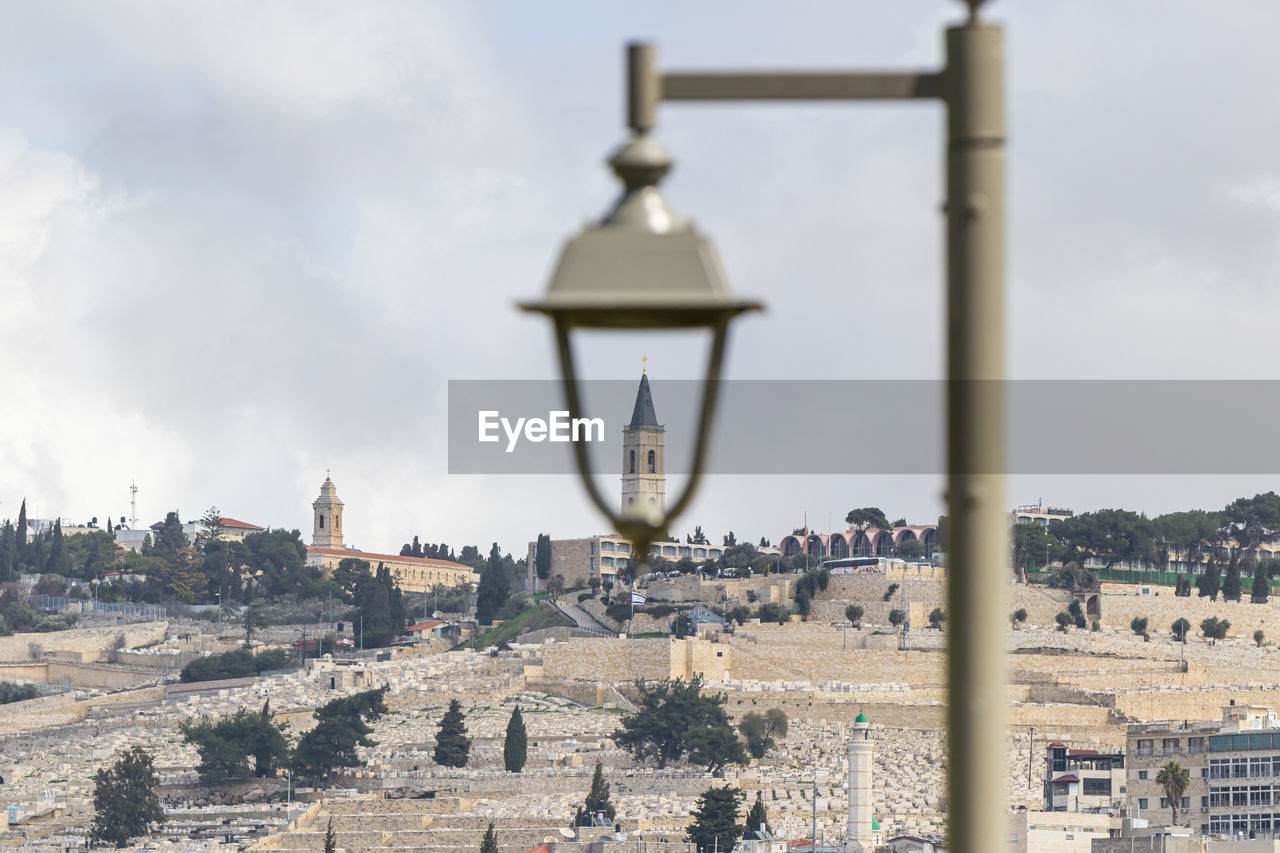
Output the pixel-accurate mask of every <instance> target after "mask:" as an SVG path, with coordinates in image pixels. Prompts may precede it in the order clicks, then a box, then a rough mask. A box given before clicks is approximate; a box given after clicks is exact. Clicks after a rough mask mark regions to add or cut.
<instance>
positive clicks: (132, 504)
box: [129, 481, 138, 530]
mask: <svg viewBox="0 0 1280 853" xmlns="http://www.w3.org/2000/svg"><path fill="white" fill-rule="evenodd" d="M129 527H131V528H132V529H134V530H137V529H138V484H137V483H135V482H133V481H130V482H129Z"/></svg>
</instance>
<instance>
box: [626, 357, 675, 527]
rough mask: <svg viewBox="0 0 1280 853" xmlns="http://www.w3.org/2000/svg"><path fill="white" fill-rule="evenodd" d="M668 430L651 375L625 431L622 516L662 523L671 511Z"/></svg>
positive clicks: (646, 376)
mask: <svg viewBox="0 0 1280 853" xmlns="http://www.w3.org/2000/svg"><path fill="white" fill-rule="evenodd" d="M664 443H665V428H664V427H663V426H662V424H660V423H658V415H657V412H655V411H654V408H653V392H652V391H650V390H649V371H648V369H647V368H646V369H645V371H644V372H643V373H641V374H640V387H639V389H637V391H636V405H635V408H634V409H632V412H631V422H630V423H629V424H627V425H626V426H625V427H623V429H622V514H623V515H624V516H625V515H638V516H641V517H643V518H649V519H651V520H654V521H656V520H658V519H660V518H662V516H663V515H665V514H666V511H667V476H666V474H665V473H663V471H664V464H665V462H664V459H663V455H664V452H665V448H664Z"/></svg>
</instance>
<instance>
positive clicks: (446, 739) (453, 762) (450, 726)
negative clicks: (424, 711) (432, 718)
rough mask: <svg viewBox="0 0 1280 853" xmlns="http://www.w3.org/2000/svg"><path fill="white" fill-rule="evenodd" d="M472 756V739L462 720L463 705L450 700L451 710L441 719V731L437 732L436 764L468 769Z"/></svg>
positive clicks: (455, 700)
mask: <svg viewBox="0 0 1280 853" xmlns="http://www.w3.org/2000/svg"><path fill="white" fill-rule="evenodd" d="M470 755H471V738H469V737H467V726H466V723H465V721H464V720H463V718H462V703H461V702H459V701H458V700H457V699H450V700H449V710H448V711H446V712H445V714H444V716H443V717H442V718H441V719H440V731H438V732H436V750H435V755H434V757H435V760H436V764H439V765H441V766H443V767H466V766H467V759H468V758H469V757H470Z"/></svg>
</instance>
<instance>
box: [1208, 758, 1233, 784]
mask: <svg viewBox="0 0 1280 853" xmlns="http://www.w3.org/2000/svg"><path fill="white" fill-rule="evenodd" d="M1209 778H1210V779H1229V778H1231V761H1230V759H1226V758H1210V759H1209Z"/></svg>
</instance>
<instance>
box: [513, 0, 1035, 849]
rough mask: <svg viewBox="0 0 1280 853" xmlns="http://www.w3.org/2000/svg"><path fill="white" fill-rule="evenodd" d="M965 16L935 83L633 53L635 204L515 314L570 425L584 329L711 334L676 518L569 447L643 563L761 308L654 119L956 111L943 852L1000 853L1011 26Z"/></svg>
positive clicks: (952, 32) (907, 76) (905, 75)
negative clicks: (718, 67) (677, 176)
mask: <svg viewBox="0 0 1280 853" xmlns="http://www.w3.org/2000/svg"><path fill="white" fill-rule="evenodd" d="M966 2H967V5H968V6H969V14H968V17H967V19H966V20H965V21H964V22H963V23H961V24H958V25H955V26H951V27H948V28H947V30H946V33H945V50H946V63H945V66H944V67H943V68H942V69H941V70H937V71H911V72H890V73H874V72H873V73H867V72H823V73H774V72H768V73H755V72H750V73H672V72H665V73H661V72H659V71H658V69H657V57H656V51H655V49H654V47H653V46H652V45H649V44H632V45H629V46H628V48H627V95H628V105H627V123H628V126H629V127H630V129H631V131H632V138H631V140H630V142H628V143H627V144H626V145H624V146H623V148H621V149H620V150H619V151H618V153H617V154H615V156H614V157H613V159H612V160H611V163H612V165H613V167H614V170H615V172H617V174H618V176H619V177H620V178H622V180H623V183H624V184H625V186H626V192H625V193H624V195H623V198H622V200H621V201H620V202H619V203H618V205H617V206H616V207H615V208H614V209H613V211H612V212H611V213H610V214H609V215H608V216H606V217H605V219H604V220H603V221H602V222H601V223H600V224H599V225H598V226H596V227H595V228H592V229H588V230H587V231H586V232H584V233H583V234H582V235H581V236H579V237H577V238H575V239H574V240H572V241H570V243H569V244H568V245H567V246H566V248H565V252H564V254H563V256H562V257H561V260H560V264H559V267H558V268H557V270H556V273H555V276H554V277H553V279H552V284H551V287H550V288H549V291H548V294H547V297H546V300H545V301H544V302H542V303H538V304H525V305H524V306H523V307H524V308H525V309H526V310H536V311H541V312H543V313H546V314H548V315H550V316H551V317H552V319H553V320H554V321H555V328H556V342H557V346H558V350H559V356H560V364H561V374H562V378H563V381H564V384H565V390H566V396H567V397H568V404H569V409H570V411H571V417H579V416H580V413H579V412H578V411H577V410H578V409H579V406H578V391H577V385H576V377H575V373H574V366H573V356H572V350H571V349H570V347H569V342H568V332H569V330H570V329H571V328H573V327H574V326H591V327H595V328H687V327H689V326H692V325H702V326H706V327H708V328H711V329H712V331H713V333H714V336H715V343H714V346H713V350H712V356H711V360H710V365H709V367H708V370H707V387H706V389H705V391H704V398H703V409H702V414H701V417H700V421H699V426H700V429H699V435H698V437H697V439H696V441H695V445H694V446H695V453H694V466H693V470H692V471H691V472H690V477H689V483H688V486H687V489H686V492H685V494H684V495H683V496H682V497H681V498H680V499H679V500H678V501H677V502H676V504H675V506H674V507H673V509H672V511H671V512H670V513H669V514H668V516H667V518H666V519H662V518H653V517H649V518H625V519H624V518H619V516H618V515H617V514H615V513H614V512H613V511H612V510H611V509H610V508H609V507H608V506H607V505H606V503H605V501H604V500H603V498H602V497H601V495H600V493H599V490H598V488H597V486H596V484H595V483H594V482H593V481H592V479H591V474H590V466H589V464H588V460H587V454H586V448H585V445H584V444H583V443H580V442H575V443H574V451H575V454H576V460H577V463H578V467H579V473H580V474H581V475H582V477H583V479H584V483H585V486H586V489H587V493H588V495H589V496H590V497H591V499H592V500H593V502H594V503H595V504H596V505H597V506H598V507H599V508H600V509H601V511H602V512H604V513H605V515H606V516H607V517H609V518H610V519H611V520H614V521H615V523H618V526H619V532H620V533H623V534H624V535H628V534H630V535H633V536H635V537H637V538H638V539H639V541H641V542H642V543H643V550H642V551H641V552H640V553H642V554H647V553H648V545H649V543H650V542H652V540H653V537H655V536H656V535H657V531H660V530H662V529H664V526H665V525H666V524H669V522H670V520H671V519H673V518H674V517H675V516H676V515H678V514H679V512H680V511H681V510H682V509H684V507H685V506H686V505H687V502H688V499H689V497H690V496H691V494H692V491H693V488H694V487H696V485H697V482H698V478H699V475H700V472H701V465H702V460H703V457H704V451H705V449H706V446H705V445H706V431H707V427H708V426H709V424H710V420H711V415H712V411H713V409H714V406H715V392H716V385H717V384H718V380H719V375H720V367H721V360H722V357H723V349H724V339H725V334H726V331H727V325H728V321H729V320H730V319H732V317H734V316H736V315H737V313H740V312H741V311H744V310H749V309H751V308H755V307H758V306H757V305H755V304H753V303H735V302H733V301H732V300H730V299H729V298H728V291H727V287H726V286H725V285H724V283H723V281H722V280H721V279H720V277H719V274H718V272H719V271H718V267H717V266H716V264H715V262H714V254H713V253H712V252H711V249H710V245H709V244H708V243H707V242H706V241H705V240H704V239H703V238H702V237H701V236H699V235H697V234H695V233H694V232H693V231H692V229H691V228H689V227H688V226H687V225H685V224H683V223H680V222H679V221H678V220H676V219H675V217H674V216H673V215H672V214H671V212H670V211H669V210H668V209H667V208H666V206H665V203H664V202H663V201H662V198H661V196H660V195H659V193H658V190H657V184H658V182H659V181H660V180H661V178H662V177H663V175H665V173H666V172H667V170H668V169H669V168H670V166H671V162H672V161H671V159H670V157H668V156H667V154H666V152H665V151H663V149H662V148H661V147H660V146H659V145H658V143H657V142H656V141H655V140H654V139H653V138H652V136H651V135H650V134H651V132H652V130H653V128H654V126H655V123H656V121H655V120H656V113H657V106H658V104H659V103H661V102H664V101H862V100H881V101H882V100H932V101H937V102H940V103H941V104H942V105H943V106H944V107H945V108H946V112H947V121H946V127H947V140H946V148H945V151H946V204H945V207H944V211H945V217H946V247H947V249H946V254H947V263H946V276H947V288H946V291H947V295H946V305H947V324H946V329H947V332H946V357H947V370H946V379H947V382H946V389H947V391H946V398H947V400H946V402H947V438H946V448H947V491H946V499H947V505H948V513H949V521H950V525H949V531H950V537H949V538H950V541H949V542H947V543H946V547H947V553H948V556H949V558H950V559H949V561H950V563H951V565H950V567H949V580H950V581H951V582H950V583H948V585H947V612H948V613H949V614H950V617H951V618H949V619H948V620H947V626H948V627H947V634H948V654H947V686H948V707H947V729H948V742H949V745H950V752H951V755H950V760H949V761H948V764H947V767H948V770H947V781H948V813H949V821H950V844H949V847H950V849H952V850H953V851H955V853H987V852H988V851H991V850H996V849H998V848H999V846H1000V845H1001V844H1002V843H1003V842H1002V839H1003V838H1004V837H1005V830H1004V826H1005V821H1006V820H1007V816H1006V803H1005V776H1006V767H1005V764H1006V760H1007V759H1006V756H1005V733H1006V729H1005V723H1006V707H1005V706H1006V701H1007V697H1006V677H1005V648H1004V643H1005V634H1004V623H1005V619H1006V618H1007V617H1006V613H1005V603H1006V600H1007V592H1006V583H1007V580H1008V578H1007V574H1008V569H1009V556H1008V532H1007V530H1006V525H1005V516H1004V511H1003V507H1004V478H1003V471H1004V459H1003V455H1004V415H1005V410H1004V393H1003V388H1002V387H1001V380H1002V379H1003V377H1004V91H1003V89H1004V86H1003V77H1004V65H1003V55H1002V54H1003V33H1002V30H1001V28H1000V27H998V26H994V25H991V24H987V23H985V22H983V21H981V20H980V19H979V17H978V11H979V7H980V6H981V5H982V4H983V2H984V0H966ZM623 522H625V523H623ZM633 541H635V540H633ZM805 554H806V558H807V555H808V542H807V541H806V542H805Z"/></svg>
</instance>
